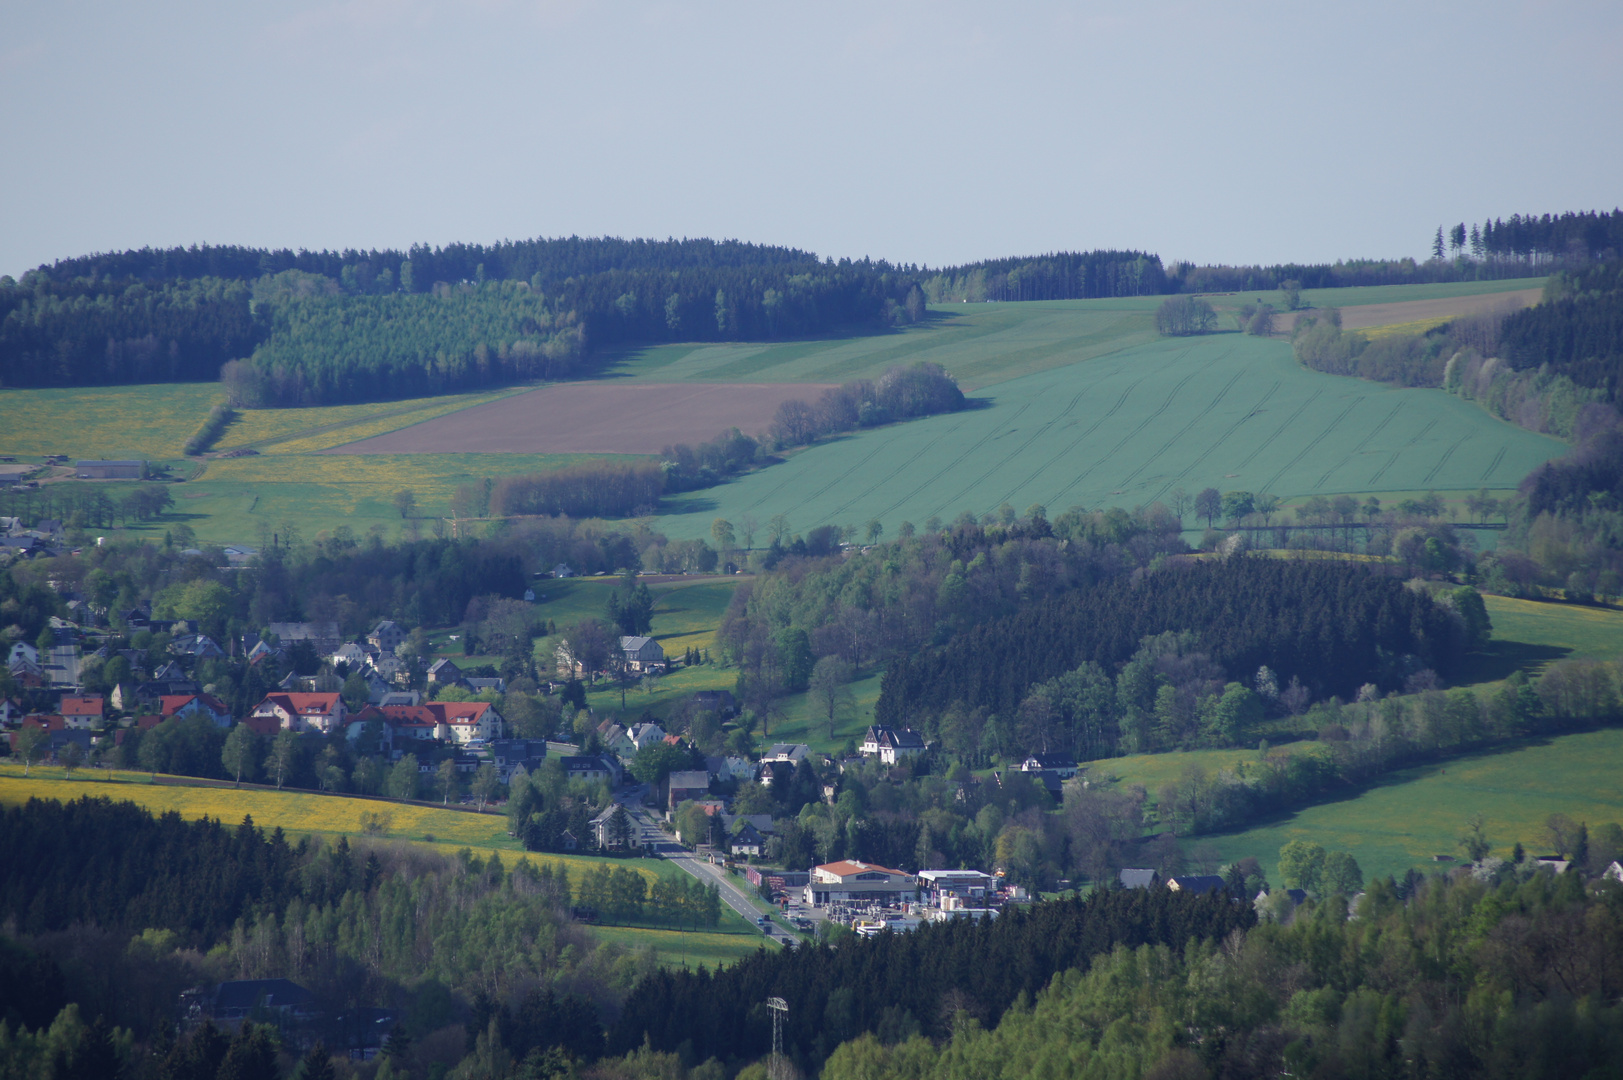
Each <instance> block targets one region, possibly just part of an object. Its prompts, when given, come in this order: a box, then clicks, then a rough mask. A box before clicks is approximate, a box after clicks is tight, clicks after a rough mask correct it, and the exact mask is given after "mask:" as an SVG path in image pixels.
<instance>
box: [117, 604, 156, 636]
mask: <svg viewBox="0 0 1623 1080" xmlns="http://www.w3.org/2000/svg"><path fill="white" fill-rule="evenodd" d="M150 615H151V613H150V612H149V611H147V609H146V608H139V607H135V608H130V609H129V610H128V611H126V612H124V613H123V614H122V615H120V616H119V618H121V619H123V620H124V625H125V626H127V627H129V628H130V633H132V634H133V633H135V632H136V631H137V630H145V629H147V628H148V627H150V626H151V625H152V623H151V619H150V618H149V616H150Z"/></svg>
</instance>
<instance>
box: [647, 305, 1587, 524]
mask: <svg viewBox="0 0 1623 1080" xmlns="http://www.w3.org/2000/svg"><path fill="white" fill-rule="evenodd" d="M1006 306H1013V305H1006ZM1020 307H1021V310H1022V313H1026V314H1027V318H1028V319H1038V318H1040V316H1039V314H1038V311H1039V309H1041V308H1043V307H1044V305H1041V304H1027V305H1020ZM1053 318H1054V319H1056V320H1057V319H1058V318H1059V315H1058V314H1056V315H1054V316H1053ZM1049 333H1050V335H1053V334H1055V333H1057V331H1054V330H1052V329H1050V330H1049ZM973 399H974V400H975V401H976V402H977V403H978V404H979V405H980V406H981V407H979V408H972V409H968V410H966V411H963V412H959V413H954V414H951V415H947V416H938V417H932V418H929V419H926V420H917V421H913V422H911V423H907V424H898V425H893V426H891V427H887V428H882V429H877V430H874V431H868V432H864V433H861V434H857V435H853V436H850V437H846V438H841V439H835V440H832V441H830V442H828V443H826V444H823V445H821V446H817V447H814V448H812V449H809V450H807V451H804V452H802V453H799V454H796V455H795V456H793V457H791V458H790V459H789V460H787V461H785V462H784V463H782V464H780V465H775V466H772V467H771V468H768V469H764V470H762V471H760V472H757V473H753V474H750V475H748V476H745V477H743V478H741V479H740V480H738V481H735V482H733V483H731V484H727V485H723V486H721V487H718V488H712V489H710V490H708V491H701V492H693V493H690V494H687V495H684V496H680V497H678V498H676V499H672V500H670V501H669V503H668V510H667V513H666V514H665V515H664V516H663V517H662V518H661V519H660V528H661V529H663V530H664V531H666V532H667V533H668V534H670V535H671V536H674V537H701V536H706V535H708V534H709V530H710V523H711V521H712V520H713V519H714V518H716V517H718V516H719V517H725V518H728V519H729V520H733V521H737V520H739V518H740V517H742V515H744V514H753V515H754V516H755V517H756V518H757V519H758V520H761V521H766V520H769V519H770V518H772V517H773V516H774V515H776V514H784V515H786V516H787V517H788V518H789V521H790V524H791V527H792V528H794V529H796V530H802V531H803V530H805V529H808V528H812V527H814V526H817V525H821V524H848V525H849V524H859V523H862V522H864V521H867V520H869V519H871V518H876V519H878V520H879V521H880V522H881V523H882V524H883V525H884V526H885V527H886V529H887V531H894V529H895V527H896V526H897V525H899V524H900V523H901V522H902V521H904V520H909V521H912V522H914V523H915V524H922V523H923V522H924V521H925V520H926V519H928V518H929V517H931V516H939V517H941V518H944V519H951V518H952V517H954V516H956V515H957V514H958V513H960V512H962V511H965V510H968V511H972V512H974V513H976V514H982V513H985V512H987V511H989V510H991V509H993V508H995V507H996V506H998V505H999V504H1000V503H1003V502H1009V503H1011V504H1012V505H1014V507H1015V508H1016V510H1023V509H1024V508H1025V507H1026V506H1028V505H1030V504H1032V503H1043V504H1044V505H1046V506H1048V507H1049V510H1050V512H1051V513H1057V512H1059V511H1060V510H1062V509H1064V508H1066V507H1069V506H1073V505H1083V506H1089V507H1098V506H1111V505H1118V506H1134V505H1139V504H1144V503H1149V502H1152V501H1155V500H1157V499H1161V498H1164V497H1165V496H1166V495H1167V493H1168V492H1170V491H1171V490H1172V489H1173V488H1176V487H1182V488H1184V489H1185V490H1187V491H1189V492H1195V491H1199V490H1200V489H1201V488H1203V487H1207V486H1211V487H1216V488H1218V489H1220V490H1234V489H1241V490H1249V491H1268V492H1273V493H1275V494H1278V495H1282V496H1286V495H1306V494H1336V493H1343V492H1346V493H1352V492H1366V491H1375V490H1384V491H1389V492H1392V491H1424V490H1428V489H1432V488H1451V489H1475V488H1478V487H1483V486H1486V487H1490V488H1503V487H1509V486H1512V485H1514V484H1516V483H1518V482H1519V481H1520V479H1521V478H1522V477H1523V476H1525V475H1526V474H1527V473H1528V472H1529V471H1530V470H1531V469H1532V468H1534V467H1535V466H1536V465H1538V464H1540V463H1541V462H1543V461H1545V460H1548V459H1549V458H1551V457H1555V456H1558V455H1559V454H1561V453H1563V452H1565V450H1566V446H1565V444H1563V443H1561V442H1558V441H1557V440H1555V439H1550V438H1547V437H1544V436H1541V435H1536V434H1533V433H1531V432H1527V431H1523V430H1520V429H1518V428H1513V427H1511V426H1509V425H1507V424H1504V423H1501V422H1499V421H1497V420H1495V419H1493V418H1492V417H1490V416H1488V415H1487V414H1486V413H1484V412H1483V411H1481V410H1480V409H1477V408H1476V407H1474V406H1473V405H1471V404H1469V403H1467V402H1464V401H1461V400H1460V399H1458V398H1455V397H1453V396H1451V395H1449V394H1446V393H1443V392H1442V391H1437V390H1402V389H1393V388H1389V387H1385V386H1380V385H1377V384H1374V383H1368V382H1363V381H1360V380H1356V379H1348V378H1343V377H1339V376H1334V375H1324V374H1320V373H1318V372H1313V371H1309V370H1306V369H1304V368H1303V367H1301V366H1300V365H1298V364H1297V363H1296V361H1295V360H1294V358H1293V357H1292V355H1291V351H1290V347H1289V346H1288V345H1287V344H1285V343H1283V342H1280V341H1272V340H1265V339H1259V338H1252V337H1246V336H1242V335H1238V334H1220V335H1213V336H1211V337H1206V338H1199V339H1161V340H1155V341H1151V342H1149V343H1146V344H1140V345H1136V346H1134V347H1132V348H1129V349H1126V350H1124V351H1120V352H1115V353H1113V354H1111V355H1107V356H1101V357H1099V358H1096V359H1092V360H1089V361H1088V362H1086V363H1080V364H1069V365H1067V366H1064V367H1057V368H1053V369H1051V370H1047V371H1042V372H1039V373H1037V374H1033V375H1027V376H1024V377H1021V378H1018V379H1014V380H1012V381H1009V382H1003V383H1000V384H998V385H997V386H996V387H994V388H992V389H990V390H983V391H980V392H978V393H976V394H975V395H973Z"/></svg>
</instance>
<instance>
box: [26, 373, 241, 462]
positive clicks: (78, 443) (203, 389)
mask: <svg viewBox="0 0 1623 1080" xmlns="http://www.w3.org/2000/svg"><path fill="white" fill-rule="evenodd" d="M220 400H221V394H220V388H219V386H218V384H216V383H173V384H167V385H150V386H93V387H71V388H66V389H26V390H13V389H0V454H20V455H24V456H28V457H39V456H43V455H46V454H66V455H67V456H68V457H70V458H141V459H145V460H148V461H158V460H163V459H165V458H178V457H180V456H181V453H182V450H183V449H184V447H185V445H186V440H187V439H189V438H190V437H191V435H192V433H193V432H194V431H196V430H197V428H198V425H200V424H202V422H203V420H204V418H205V417H206V416H208V412H209V410H210V409H211V408H213V407H214V406H215V404H216V403H218V402H219V401H220Z"/></svg>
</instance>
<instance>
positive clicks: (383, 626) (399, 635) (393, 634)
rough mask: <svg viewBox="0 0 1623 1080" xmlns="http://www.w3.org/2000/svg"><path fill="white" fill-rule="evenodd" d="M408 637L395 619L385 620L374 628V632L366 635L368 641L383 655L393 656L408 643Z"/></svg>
mask: <svg viewBox="0 0 1623 1080" xmlns="http://www.w3.org/2000/svg"><path fill="white" fill-rule="evenodd" d="M406 637H407V635H406V632H405V630H403V629H401V627H400V624H399V623H397V622H395V621H394V620H393V619H384V620H382V621H380V622H379V623H378V624H377V625H376V626H374V627H373V628H372V632H371V633H370V634H368V635H366V640H367V642H368V643H369V644H371V646H372V647H373V648H375V649H377V650H378V652H380V653H382V654H383V655H385V656H393V655H394V651H395V650H396V649H398V648H400V646H402V645H404V644H405V643H406Z"/></svg>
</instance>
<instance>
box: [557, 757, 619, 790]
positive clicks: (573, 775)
mask: <svg viewBox="0 0 1623 1080" xmlns="http://www.w3.org/2000/svg"><path fill="white" fill-rule="evenodd" d="M560 760H561V761H562V762H563V767H564V776H566V777H567V778H569V779H570V780H584V781H586V782H587V783H589V784H596V783H600V782H602V781H605V780H606V781H608V782H609V783H610V784H612V785H614V786H615V787H618V786H619V784H620V766H619V763H618V762H615V761H613V760H611V759H610V758H609V757H607V756H603V757H566V758H561V759H560Z"/></svg>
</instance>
